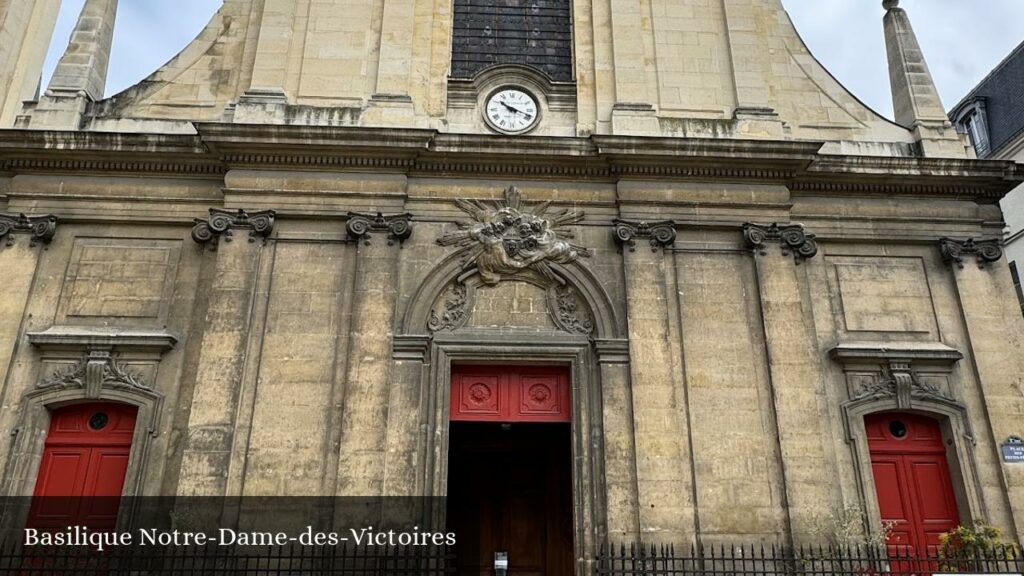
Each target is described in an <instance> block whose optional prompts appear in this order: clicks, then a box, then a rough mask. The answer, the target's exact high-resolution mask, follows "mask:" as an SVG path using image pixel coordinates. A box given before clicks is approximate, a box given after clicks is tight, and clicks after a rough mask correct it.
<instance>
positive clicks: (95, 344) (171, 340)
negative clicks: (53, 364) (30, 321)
mask: <svg viewBox="0 0 1024 576" xmlns="http://www.w3.org/2000/svg"><path fill="white" fill-rule="evenodd" d="M27 336H28V341H29V342H30V343H31V344H32V345H33V346H35V347H37V348H40V349H44V350H47V349H63V348H89V349H96V348H106V349H109V348H132V349H140V350H141V349H148V350H154V351H157V352H166V351H167V350H170V349H171V348H174V345H175V344H177V342H178V339H177V338H175V337H174V336H172V335H171V334H169V333H167V332H164V331H162V330H156V331H147V330H120V329H109V328H94V327H79V326H52V327H50V328H48V329H46V330H43V331H42V332H29V333H28V334H27Z"/></svg>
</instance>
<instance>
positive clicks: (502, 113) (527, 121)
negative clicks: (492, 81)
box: [485, 88, 538, 134]
mask: <svg viewBox="0 0 1024 576" xmlns="http://www.w3.org/2000/svg"><path fill="white" fill-rule="evenodd" d="M537 112H538V111H537V101H536V100H534V99H533V96H530V95H529V94H528V93H526V92H525V91H523V90H519V89H516V88H503V89H501V90H498V91H497V92H495V93H494V94H492V95H491V97H490V98H489V99H488V100H487V110H486V112H485V116H486V118H487V122H488V123H489V124H490V125H491V127H492V128H494V129H495V130H498V131H499V132H504V133H506V134H518V133H520V132H526V131H527V130H529V129H530V128H533V126H534V125H535V124H536V123H537V119H538V115H537Z"/></svg>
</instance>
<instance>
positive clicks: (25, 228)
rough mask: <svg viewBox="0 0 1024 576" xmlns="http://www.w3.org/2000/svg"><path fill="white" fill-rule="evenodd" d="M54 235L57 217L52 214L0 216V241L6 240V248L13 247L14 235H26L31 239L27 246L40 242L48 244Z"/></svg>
mask: <svg viewBox="0 0 1024 576" xmlns="http://www.w3.org/2000/svg"><path fill="white" fill-rule="evenodd" d="M56 233H57V217H56V216H54V215H53V214H44V215H42V216H26V215H24V214H0V239H3V238H7V245H8V246H14V235H15V234H28V235H29V236H30V238H31V239H30V240H29V246H36V245H37V244H39V243H40V242H42V243H43V244H49V243H50V240H53V235H54V234H56Z"/></svg>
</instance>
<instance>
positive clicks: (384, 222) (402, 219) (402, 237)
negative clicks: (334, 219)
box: [345, 212, 412, 246]
mask: <svg viewBox="0 0 1024 576" xmlns="http://www.w3.org/2000/svg"><path fill="white" fill-rule="evenodd" d="M345 231H346V232H347V233H348V237H349V238H351V239H353V240H356V241H359V240H364V239H368V238H369V236H370V234H371V233H373V232H386V233H387V238H388V246H392V245H394V243H395V242H398V243H399V244H401V243H403V242H405V241H406V240H408V239H409V238H410V237H411V236H412V214H409V213H408V212H406V213H402V214H389V215H384V214H381V213H380V212H377V213H376V214H366V213H362V212H349V213H348V222H347V223H346V224H345Z"/></svg>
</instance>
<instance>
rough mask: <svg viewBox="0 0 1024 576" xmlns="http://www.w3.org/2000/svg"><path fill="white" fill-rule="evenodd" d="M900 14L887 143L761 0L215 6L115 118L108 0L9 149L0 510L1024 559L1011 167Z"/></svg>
mask: <svg viewBox="0 0 1024 576" xmlns="http://www.w3.org/2000/svg"><path fill="white" fill-rule="evenodd" d="M32 5H33V3H32V2H27V1H26V2H21V3H18V4H17V5H15V4H8V5H4V4H2V3H0V7H2V8H3V9H4V10H6V11H7V13H8V14H10V13H11V12H12V11H14V10H15V9H16V8H17V9H20V10H29V9H31V7H32ZM885 8H886V13H885V17H884V26H885V29H886V40H887V43H888V48H889V54H890V62H889V68H890V71H891V82H892V86H893V93H894V102H895V104H896V122H890V121H888V120H885V119H884V118H882V117H880V116H878V115H877V114H876V113H874V112H873V111H871V110H869V109H868V108H866V107H865V106H864V105H863V104H861V103H860V102H859V101H857V100H856V99H855V98H854V97H853V96H852V95H851V94H849V93H848V92H847V91H846V90H845V89H844V88H842V86H840V85H839V84H838V83H837V82H836V81H835V80H834V79H833V78H832V77H831V76H830V75H829V74H828V73H827V71H826V70H825V69H824V68H823V67H822V66H821V65H820V64H819V63H818V62H817V61H816V60H815V59H814V58H813V56H812V55H811V54H810V53H809V51H808V50H807V48H806V47H805V46H804V45H803V43H802V42H801V41H800V39H799V37H798V36H797V33H796V31H795V29H794V28H793V26H792V24H791V22H790V21H789V18H788V16H787V15H786V13H785V11H784V10H783V8H782V5H781V2H780V1H779V0H766V1H750V0H716V1H713V2H708V1H706V0H671V1H669V0H603V1H602V0H574V1H572V2H569V1H568V0H537V1H535V2H529V3H527V2H492V1H489V0H455V1H454V3H453V2H451V1H449V0H378V1H376V2H352V1H351V0H317V1H311V0H263V1H257V0H226V1H225V2H224V4H223V7H222V8H221V9H220V10H219V11H218V12H217V14H216V15H215V16H214V17H213V20H212V21H211V23H210V24H209V25H208V26H207V27H206V28H205V29H204V30H203V31H202V32H201V33H200V34H199V36H198V37H197V38H196V40H195V41H194V42H193V43H192V44H190V45H189V46H188V47H186V48H185V49H184V50H183V51H182V52H181V53H180V54H179V55H178V56H176V57H175V58H174V59H173V60H172V61H170V62H169V63H168V64H167V65H165V66H164V67H162V68H161V69H160V70H158V71H157V72H155V73H154V74H153V75H152V76H150V77H149V78H147V79H145V80H143V81H142V82H141V83H139V84H138V85H137V86H135V87H133V88H130V89H129V90H127V91H125V92H123V93H121V94H118V95H115V96H111V97H106V98H105V97H104V94H103V85H104V83H105V79H106V72H107V66H108V61H109V52H110V46H111V37H112V30H113V22H114V17H115V15H116V11H117V2H116V0H88V1H87V2H86V3H85V8H84V11H83V13H82V16H81V18H80V20H79V24H78V27H77V28H76V31H75V33H74V37H73V39H72V43H71V45H70V46H69V48H68V51H67V53H66V54H65V56H64V58H63V59H62V60H61V62H60V64H59V65H58V68H57V71H56V73H55V74H54V77H53V80H52V81H51V82H50V84H49V86H48V87H47V89H46V90H45V91H43V93H42V94H40V95H39V97H38V99H36V100H33V101H30V102H27V103H25V104H23V105H22V104H20V103H19V104H18V105H17V106H15V107H16V108H18V113H17V114H14V115H12V116H11V117H10V122H11V124H9V125H8V126H6V127H5V129H3V130H0V212H2V213H3V214H2V216H0V242H2V245H0V270H3V275H2V280H0V285H2V287H3V290H2V296H0V382H2V389H0V397H2V412H0V430H2V431H3V432H4V433H5V434H8V433H9V437H10V441H9V442H5V443H3V444H2V445H0V463H2V465H3V471H4V472H3V477H2V483H0V486H2V490H3V492H4V494H5V495H7V496H32V495H53V494H56V493H58V492H60V491H61V490H65V491H66V490H78V491H79V492H76V494H84V492H81V491H82V490H86V491H88V490H94V492H88V494H101V493H103V491H104V490H106V491H108V492H111V493H113V494H121V495H124V496H158V495H163V496H169V495H180V496H214V497H229V498H230V497H237V496H335V495H343V496H445V497H447V498H448V501H449V503H448V509H447V512H446V514H447V520H448V521H449V525H450V524H451V523H454V522H458V523H459V526H460V527H461V528H463V529H466V530H476V529H478V528H479V526H478V525H474V524H473V523H474V522H482V521H483V520H480V519H479V517H478V516H479V515H478V516H474V515H472V514H470V515H467V514H465V513H463V512H461V511H464V510H465V509H475V510H486V512H481V514H485V515H488V519H489V520H487V521H494V522H497V523H498V524H501V522H504V520H500V519H502V518H506V517H507V516H509V515H510V514H511V513H512V511H513V510H516V511H519V512H521V514H519V515H518V516H517V518H518V519H517V520H514V521H511V520H510V521H509V522H513V523H515V522H518V523H519V524H517V526H519V527H520V528H522V529H524V530H526V531H527V532H529V533H533V534H542V535H546V536H543V537H542V542H543V546H544V547H546V548H544V549H545V550H547V552H546V554H547V556H546V558H548V560H547V561H550V562H564V561H565V560H564V559H565V558H568V559H569V560H568V562H569V563H570V564H571V563H572V562H576V563H577V566H578V568H577V570H580V571H582V570H583V566H584V565H585V564H586V559H588V558H592V557H593V554H594V553H595V550H597V548H598V547H599V546H600V544H601V543H603V542H607V541H627V542H628V541H634V540H643V541H647V542H659V543H678V544H685V545H689V544H690V543H693V542H701V543H709V544H730V543H734V542H742V543H758V542H780V541H788V542H814V541H820V540H822V539H823V538H828V537H829V534H830V532H829V531H830V530H831V529H832V528H834V527H835V525H836V523H837V522H838V521H841V520H842V519H843V518H842V517H843V516H844V515H845V514H848V513H849V511H851V510H853V511H855V513H856V515H857V518H858V524H859V525H861V529H862V530H863V531H864V532H866V533H869V534H870V533H877V532H878V531H879V530H881V529H882V525H883V521H888V522H893V523H894V524H893V525H894V526H895V528H894V529H893V530H894V531H893V534H892V535H890V539H891V541H894V542H898V543H901V544H909V545H917V546H925V545H932V544H934V543H935V542H936V538H937V536H938V534H939V533H941V532H944V531H948V530H951V529H953V528H955V527H956V526H958V525H968V524H971V523H973V522H975V521H984V522H986V523H989V524H991V525H994V526H997V527H999V528H1001V529H1002V530H1003V532H1004V534H1005V535H1007V536H1008V537H1009V538H1011V539H1015V540H1017V541H1020V540H1021V539H1022V538H1024V463H1019V462H1014V460H1013V457H1012V454H1016V453H1017V452H1015V450H1016V449H1015V448H1014V446H1015V445H1016V443H1018V442H1020V437H1021V436H1024V380H1022V374H1024V356H1022V354H1021V352H1022V349H1021V340H1022V334H1024V319H1022V318H1021V315H1020V314H1019V310H1018V308H1017V305H1016V302H1015V297H1014V290H1013V286H1012V282H1011V280H1010V276H1009V273H1008V270H1007V263H1006V260H1005V258H1004V257H1003V254H1002V249H1001V246H1000V243H999V238H1000V236H1001V232H1002V227H1003V224H1002V214H1001V212H1000V209H999V200H1000V198H1001V197H1002V196H1003V195H1004V194H1005V193H1006V192H1007V191H1009V190H1011V189H1012V188H1013V187H1014V186H1016V185H1017V184H1018V183H1019V182H1020V181H1021V180H1022V179H1024V169H1022V168H1020V167H1019V166H1018V165H1015V164H1013V163H1010V162H1005V161H983V160H977V159H974V154H973V150H972V149H971V148H970V146H969V143H968V142H967V141H966V140H965V139H964V137H963V136H962V135H960V134H957V133H956V131H955V130H954V129H953V128H952V127H951V126H950V124H949V122H948V119H947V118H946V115H945V112H944V110H943V108H942V104H941V102H940V101H939V98H938V95H937V93H936V91H935V87H934V85H933V83H932V81H931V78H930V76H929V74H928V71H927V65H926V64H925V62H924V59H923V56H922V55H921V50H920V47H919V46H917V43H916V40H915V39H914V34H913V30H912V29H911V28H910V23H909V18H908V16H907V14H906V12H905V11H904V10H903V9H901V8H899V7H898V6H897V2H895V1H893V0H889V1H887V2H885ZM23 21H26V20H25V19H23ZM40 21H41V22H43V24H42V25H43V26H44V27H45V23H46V22H47V20H46V19H45V18H39V19H36V20H33V22H36V23H37V24H38V23H39V22H40ZM29 37H31V36H29ZM23 48H24V50H25V52H26V55H25V56H23V57H19V56H18V55H13V56H11V58H12V60H8V61H7V62H5V63H3V64H2V66H8V67H9V68H10V69H12V70H13V69H16V68H17V66H16V65H15V64H17V65H20V66H31V65H39V64H40V59H39V58H36V57H35V56H33V55H34V54H38V48H33V46H31V45H29V44H26V45H25V46H24V47H23ZM37 68H38V66H37ZM17 69H18V70H21V68H17ZM19 73H22V74H23V72H19ZM12 90H13V89H12ZM21 97H22V94H21V93H19V94H15V95H8V101H7V102H5V103H4V109H5V110H6V109H8V108H10V107H11V106H12V105H11V103H10V98H21ZM62 450H63V452H62ZM61 454H63V455H65V456H66V455H67V454H71V455H72V456H73V457H68V458H63V459H62V458H60V457H59V456H60V455H61ZM69 475H70V476H69ZM67 477H74V478H84V479H86V480H82V482H84V484H82V485H81V486H91V488H86V487H81V486H80V487H71V488H68V487H67V486H66V485H65V484H62V483H61V482H62V480H61V479H62V478H67ZM89 479H96V481H95V482H93V481H92V480H89ZM87 480H88V481H87ZM76 486H78V485H76ZM61 495H67V494H61ZM107 495H110V494H107ZM227 501H228V500H225V502H227ZM485 503H487V504H486V505H485ZM897 509H899V510H901V512H897ZM121 514H122V516H125V515H128V513H127V512H124V511H122V512H121ZM231 514H232V510H231V509H230V507H229V506H227V505H226V504H225V509H224V511H223V515H222V517H221V521H222V522H223V523H225V525H231V524H232V523H235V524H237V522H238V518H237V517H232V516H231ZM900 514H902V516H899V515H900ZM897 516H899V517H897ZM495 519H499V520H500V521H499V520H495ZM552 519H555V520H552ZM31 520H32V518H29V519H28V521H31ZM119 521H120V522H130V518H128V519H125V518H121V519H120V520H119ZM502 525H505V524H502ZM506 529H507V530H514V529H515V528H514V527H513V528H506ZM499 532H500V531H499ZM502 538H503V536H502V535H501V534H499V533H497V532H496V535H493V541H492V542H491V543H492V544H494V547H495V549H507V548H508V547H509V546H510V545H509V544H507V543H502ZM537 545H538V546H540V545H541V544H537ZM501 546H504V547H505V548H501ZM531 546H532V545H531ZM533 548H536V546H533ZM486 553H487V554H490V550H488V551H486ZM512 555H513V556H514V555H515V553H514V552H513V553H512ZM551 558H555V559H556V560H551ZM513 561H514V560H513ZM539 562H540V561H539ZM549 573H557V571H555V570H553V569H552V570H549Z"/></svg>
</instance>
